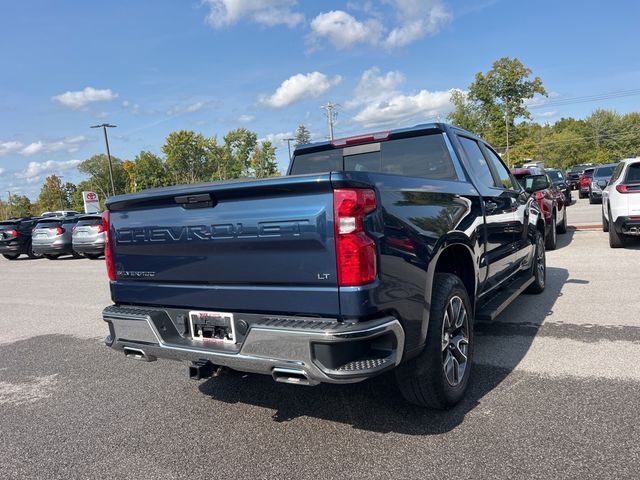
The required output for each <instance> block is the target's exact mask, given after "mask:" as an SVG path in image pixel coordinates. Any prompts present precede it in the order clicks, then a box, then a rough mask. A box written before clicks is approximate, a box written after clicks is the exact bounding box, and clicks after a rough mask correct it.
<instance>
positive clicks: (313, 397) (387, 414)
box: [199, 268, 588, 435]
mask: <svg viewBox="0 0 640 480" xmlns="http://www.w3.org/2000/svg"><path fill="white" fill-rule="evenodd" d="M568 280H569V274H568V271H567V270H566V269H561V268H548V269H547V286H546V290H545V291H544V292H543V293H542V294H541V295H523V296H521V297H520V298H518V299H517V300H516V301H515V302H514V303H513V304H512V305H510V306H509V307H508V308H507V309H506V310H505V311H504V312H503V313H502V314H501V315H500V316H499V317H498V318H497V319H496V321H494V322H491V323H478V324H476V326H475V332H476V352H475V356H476V364H475V365H474V371H473V374H472V375H473V377H472V380H471V384H470V386H469V390H468V391H467V394H466V397H465V399H464V400H463V401H462V402H461V403H460V404H458V405H457V406H456V407H454V408H453V409H451V410H448V411H435V410H428V409H424V408H419V407H416V406H413V405H411V404H408V403H407V402H406V401H405V400H404V398H403V397H402V396H401V394H400V392H399V390H398V389H397V387H396V386H395V381H394V380H395V379H394V374H393V372H391V373H387V374H384V375H382V376H379V377H376V378H373V379H371V380H369V381H365V382H362V383H357V384H351V385H330V384H321V385H318V386H316V387H312V388H310V387H303V386H293V385H285V384H279V383H275V382H274V381H273V380H272V379H271V378H270V377H266V376H262V375H249V374H240V373H236V372H230V373H228V374H224V375H222V376H220V377H218V378H213V379H210V380H207V381H205V382H203V383H202V384H200V387H199V388H200V391H201V392H202V393H204V394H206V395H209V396H210V397H212V398H213V399H215V400H217V401H221V402H227V403H246V404H249V405H254V406H258V407H263V408H268V409H272V410H275V413H274V414H273V416H272V418H273V420H274V421H276V422H287V421H290V420H295V419H296V418H299V417H312V418H319V419H322V420H329V421H333V422H339V423H344V424H348V425H352V426H353V428H357V429H362V430H367V431H374V432H380V433H388V432H397V433H403V434H408V435H437V434H441V433H445V432H448V431H450V430H452V429H454V428H455V427H457V426H458V425H460V424H461V423H462V422H463V420H464V419H465V417H466V416H467V415H469V414H470V413H472V412H473V411H474V409H476V408H477V407H478V406H479V405H480V404H481V403H482V401H483V398H484V397H486V396H487V395H488V394H489V393H490V392H491V391H492V390H494V389H496V388H497V387H499V386H500V384H501V383H503V382H504V381H505V379H507V377H508V376H509V374H510V373H511V372H512V371H513V370H514V369H515V368H516V366H517V365H518V364H519V363H520V361H521V360H522V358H523V357H524V356H525V355H526V354H527V352H528V350H529V348H530V346H531V343H532V342H533V340H534V338H535V337H536V336H537V335H538V333H539V330H540V328H541V326H542V324H543V322H544V320H545V318H547V317H548V316H549V315H551V314H552V313H553V306H554V304H555V302H556V300H557V299H558V297H560V296H561V295H562V293H561V291H562V287H563V285H564V284H565V283H566V282H567V281H568ZM583 282H584V281H582V280H579V279H574V281H573V283H583ZM584 283H588V282H584ZM545 334H546V335H558V334H559V335H564V333H562V332H560V333H558V332H555V333H554V332H546V333H545ZM478 361H479V362H478Z"/></svg>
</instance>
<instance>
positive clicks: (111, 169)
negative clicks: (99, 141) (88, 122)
mask: <svg viewBox="0 0 640 480" xmlns="http://www.w3.org/2000/svg"><path fill="white" fill-rule="evenodd" d="M116 126H117V125H111V124H110V123H102V124H100V125H92V126H91V127H90V128H102V131H103V132H104V143H105V145H106V146H107V158H108V159H109V179H110V180H111V193H112V194H113V195H115V194H116V186H115V183H113V164H112V162H111V152H110V151H109V137H107V128H115V127H116Z"/></svg>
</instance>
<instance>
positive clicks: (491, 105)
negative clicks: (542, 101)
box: [469, 57, 547, 162]
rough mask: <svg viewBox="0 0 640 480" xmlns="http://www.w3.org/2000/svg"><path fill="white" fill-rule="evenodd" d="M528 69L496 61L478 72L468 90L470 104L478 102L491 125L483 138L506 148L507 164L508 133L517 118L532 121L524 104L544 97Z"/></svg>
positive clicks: (509, 61)
mask: <svg viewBox="0 0 640 480" xmlns="http://www.w3.org/2000/svg"><path fill="white" fill-rule="evenodd" d="M531 73H532V71H531V69H529V68H527V67H525V66H524V65H523V64H522V62H520V60H518V59H517V58H513V59H512V58H508V57H503V58H500V59H498V60H496V61H495V62H494V63H493V66H492V67H491V70H489V71H488V72H487V73H486V74H484V73H482V72H479V73H477V74H476V77H475V80H474V81H473V83H472V84H471V85H470V86H469V100H471V101H474V102H478V106H479V108H481V109H482V114H483V115H484V117H485V119H486V120H487V121H488V123H489V125H490V129H489V131H488V132H486V133H485V135H486V136H487V137H488V139H489V140H490V141H491V142H493V143H494V144H497V145H505V148H506V150H505V151H506V155H507V162H509V132H510V131H513V130H514V124H515V121H516V120H517V119H518V118H527V119H529V118H531V114H530V113H529V110H528V109H527V107H526V105H525V100H527V99H531V98H533V97H534V95H535V94H536V93H537V94H540V95H545V96H546V95H547V91H546V90H545V89H544V87H543V86H542V80H541V79H540V77H535V78H533V79H531V78H530V77H531Z"/></svg>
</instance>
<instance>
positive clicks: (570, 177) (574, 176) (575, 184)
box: [566, 164, 591, 190]
mask: <svg viewBox="0 0 640 480" xmlns="http://www.w3.org/2000/svg"><path fill="white" fill-rule="evenodd" d="M590 166H591V165H586V164H580V165H574V166H573V167H571V169H570V170H569V171H568V172H567V176H566V179H567V183H568V184H569V186H570V187H571V190H577V189H578V188H579V187H580V175H582V172H583V171H584V169H585V168H588V167H590Z"/></svg>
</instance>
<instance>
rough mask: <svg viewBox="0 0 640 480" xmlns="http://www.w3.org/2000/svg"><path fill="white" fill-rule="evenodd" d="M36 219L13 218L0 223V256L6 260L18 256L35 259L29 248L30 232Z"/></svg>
mask: <svg viewBox="0 0 640 480" xmlns="http://www.w3.org/2000/svg"><path fill="white" fill-rule="evenodd" d="M37 221H38V218H31V217H26V218H13V219H9V220H5V221H3V222H0V254H2V256H3V257H4V258H6V259H8V260H15V259H17V258H18V257H19V256H20V255H23V254H24V255H28V256H29V258H37V257H38V255H37V254H36V253H34V251H33V249H32V248H31V230H32V229H33V227H34V225H35V224H36V222H37Z"/></svg>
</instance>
